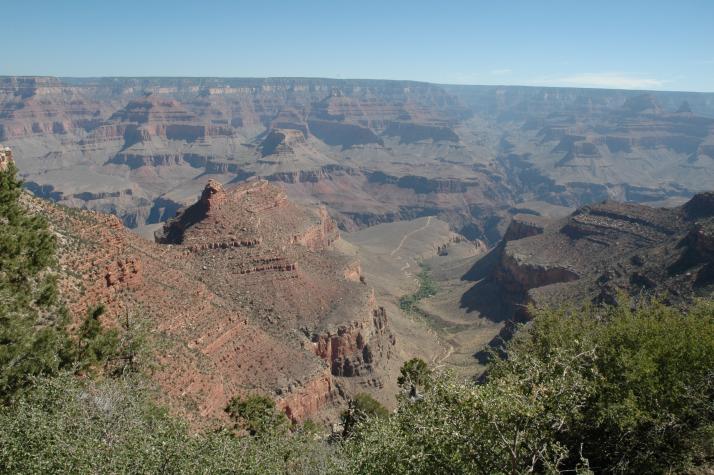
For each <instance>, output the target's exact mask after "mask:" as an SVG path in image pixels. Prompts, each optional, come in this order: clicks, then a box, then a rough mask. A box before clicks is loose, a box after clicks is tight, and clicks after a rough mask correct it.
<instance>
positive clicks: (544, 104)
mask: <svg viewBox="0 0 714 475" xmlns="http://www.w3.org/2000/svg"><path fill="white" fill-rule="evenodd" d="M713 127H714V94H706V93H685V92H638V91H618V90H596V89H568V88H538V87H532V88H527V87H497V86H448V85H436V84H427V83H419V82H413V81H377V80H335V79H300V78H273V79H239V78H237V79H230V78H97V79H89V78H86V79H83V78H52V77H2V78H0V142H2V143H4V144H6V145H8V146H10V147H12V148H13V150H15V155H16V157H17V158H16V159H17V161H18V164H19V168H20V170H21V173H22V176H23V178H24V179H25V181H26V186H27V188H28V189H30V190H31V191H32V192H33V193H35V194H36V195H38V196H42V197H45V198H48V199H51V200H54V201H57V202H59V203H61V204H65V205H68V206H73V207H82V208H86V209H91V210H95V211H101V212H108V213H113V214H116V215H117V216H119V217H120V219H121V220H122V221H123V222H124V224H125V225H127V226H128V227H130V228H134V229H136V230H137V231H138V232H141V233H143V234H144V235H146V236H151V234H152V232H153V231H154V230H156V228H157V227H159V226H160V223H161V222H163V221H165V220H166V219H168V218H171V217H173V216H174V215H175V213H176V212H177V211H178V210H179V209H180V208H182V207H185V206H187V205H189V204H191V203H193V201H194V200H195V197H196V196H197V195H198V194H199V193H200V192H201V190H202V188H203V186H204V184H205V182H206V181H207V179H208V178H214V179H216V180H218V181H221V182H223V183H239V182H241V181H243V180H245V179H246V178H248V177H253V176H254V177H259V178H263V179H265V180H268V181H271V182H276V183H281V184H282V186H283V187H284V189H285V190H286V192H287V194H288V196H289V197H290V198H291V199H293V200H295V201H297V202H300V203H306V204H310V203H314V202H317V201H319V202H321V203H323V204H324V205H326V207H327V210H328V212H329V213H330V214H331V216H332V217H333V219H334V220H335V221H336V223H337V224H338V226H339V227H340V228H341V229H343V230H348V231H354V230H358V229H361V228H364V227H366V226H372V225H375V224H378V223H385V222H391V221H395V220H403V219H414V218H419V217H422V216H429V215H433V216H438V217H439V218H440V219H443V220H444V221H446V222H448V223H449V224H450V225H451V227H452V228H453V230H454V231H456V232H458V233H460V234H462V235H464V236H465V237H467V238H468V239H479V240H482V241H485V242H487V243H488V244H489V245H494V244H495V243H496V242H498V240H499V239H500V238H501V237H502V236H503V233H504V232H505V231H506V228H507V226H508V223H509V222H510V217H511V216H512V215H514V214H517V213H520V212H523V211H526V212H536V213H541V212H543V211H544V210H546V209H550V208H551V207H553V206H561V207H565V208H571V209H572V208H574V207H577V206H582V205H586V204H589V203H593V202H597V201H601V200H603V199H617V200H619V201H628V202H641V203H651V204H655V205H657V204H669V205H677V204H681V203H682V202H684V201H686V199H688V198H690V197H691V196H693V195H694V194H695V193H696V192H699V191H705V190H706V189H707V188H708V187H709V184H710V183H712V181H714V176H713V173H714V135H713V134H712V129H713Z"/></svg>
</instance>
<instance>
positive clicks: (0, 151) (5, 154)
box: [0, 144, 12, 172]
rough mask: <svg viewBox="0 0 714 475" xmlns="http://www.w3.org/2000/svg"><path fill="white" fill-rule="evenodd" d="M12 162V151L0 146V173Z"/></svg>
mask: <svg viewBox="0 0 714 475" xmlns="http://www.w3.org/2000/svg"><path fill="white" fill-rule="evenodd" d="M10 162H12V150H10V148H9V147H4V146H3V145H2V144H0V172H1V171H4V170H6V169H7V167H8V166H9V165H10Z"/></svg>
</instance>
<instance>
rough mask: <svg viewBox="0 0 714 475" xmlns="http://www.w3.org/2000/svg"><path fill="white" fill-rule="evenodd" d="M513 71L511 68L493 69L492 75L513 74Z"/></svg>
mask: <svg viewBox="0 0 714 475" xmlns="http://www.w3.org/2000/svg"><path fill="white" fill-rule="evenodd" d="M511 72H513V71H512V70H510V69H492V70H491V75H493V76H504V75H506V74H511Z"/></svg>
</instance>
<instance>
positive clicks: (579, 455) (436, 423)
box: [346, 303, 714, 474]
mask: <svg viewBox="0 0 714 475" xmlns="http://www.w3.org/2000/svg"><path fill="white" fill-rule="evenodd" d="M713 436H714V306H713V305H712V304H711V303H699V304H697V305H695V306H694V307H692V308H691V309H690V311H689V312H687V313H683V312H680V311H678V310H677V309H674V308H670V307H665V306H664V305H661V304H658V303H654V304H650V305H644V306H640V307H639V308H637V309H636V310H634V311H631V310H630V309H629V308H625V307H618V308H609V309H586V310H583V311H580V312H554V311H543V312H540V313H539V314H538V315H537V317H536V319H535V321H534V323H533V325H532V327H531V328H529V329H524V331H522V332H521V333H520V334H519V335H518V336H517V337H516V338H515V340H514V341H513V342H512V343H511V344H510V345H509V348H508V359H507V360H499V361H497V362H495V363H494V364H493V366H492V367H491V369H490V373H489V378H488V382H487V383H486V384H484V385H480V386H475V385H472V384H469V383H465V382H460V381H457V380H455V379H453V378H451V377H448V376H441V377H436V378H434V379H433V381H432V382H431V384H430V386H429V388H428V389H427V390H426V392H425V394H424V397H423V398H421V399H420V400H417V401H412V400H409V399H407V398H402V400H401V403H400V407H399V410H398V411H397V412H396V413H395V414H394V415H393V416H392V417H390V418H389V419H387V420H383V421H382V420H369V421H367V422H365V423H364V424H362V426H361V427H359V428H358V431H357V434H356V435H355V436H354V437H353V438H352V439H351V440H350V441H349V442H348V443H347V445H346V449H347V451H348V453H349V457H348V459H349V460H351V461H352V463H354V464H355V465H353V467H352V470H353V471H355V472H358V473H437V472H441V473H444V472H447V473H479V474H489V473H524V472H529V471H535V472H557V471H562V470H578V471H581V472H585V471H588V470H593V471H596V472H598V473H599V472H619V473H666V472H671V471H681V470H686V469H688V468H690V467H692V466H696V465H702V464H711V463H712V457H713V456H714V452H713V451H712V448H714V445H713V444H712V441H713V440H714V439H713Z"/></svg>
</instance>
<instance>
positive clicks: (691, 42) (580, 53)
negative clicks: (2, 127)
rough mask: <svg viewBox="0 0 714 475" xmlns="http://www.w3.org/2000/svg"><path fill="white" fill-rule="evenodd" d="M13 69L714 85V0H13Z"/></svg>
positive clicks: (3, 65)
mask: <svg viewBox="0 0 714 475" xmlns="http://www.w3.org/2000/svg"><path fill="white" fill-rule="evenodd" d="M0 21H1V22H2V34H1V36H0V75H50V76H75V77H77V76H80V77H86V76H91V77H97V76H219V77H279V76H290V77H330V78H370V79H410V80H417V81H428V82H435V83H447V84H504V85H512V84H516V85H531V86H573V87H602V88H622V89H653V90H686V91H707V92H714V0H699V1H697V0H679V1H660V0H649V1H639V0H619V1H609V0H599V1H585V0H570V1H564V0H553V1H549V0H528V1H526V0H524V1H507V0H500V1H495V0H494V1H489V2H486V1H479V0H471V1H467V0H464V1H462V0H453V1H449V0H440V1H418V0H411V1H401V0H381V1H372V0H359V1H358V0H352V1H343V0H332V1H323V0H314V1H297V0H293V1H274V0H254V1H250V2H248V1H240V0H234V1H228V0H225V1H218V0H216V1H212V0H203V1H180V0H173V1H163V0H143V1H135V0H121V1H113V2H109V1H103V0H92V1H85V0H51V1H43V0H34V1H27V0H0Z"/></svg>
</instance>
